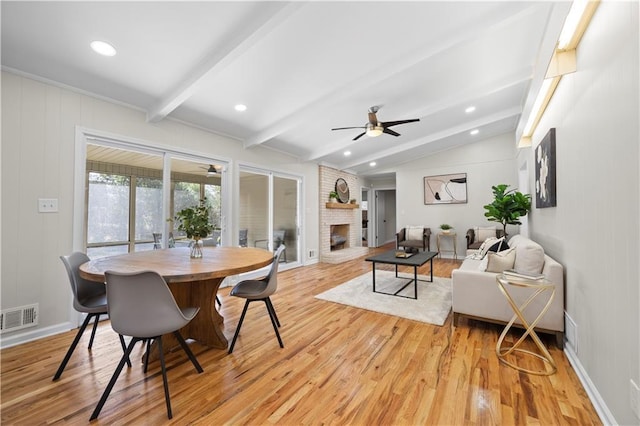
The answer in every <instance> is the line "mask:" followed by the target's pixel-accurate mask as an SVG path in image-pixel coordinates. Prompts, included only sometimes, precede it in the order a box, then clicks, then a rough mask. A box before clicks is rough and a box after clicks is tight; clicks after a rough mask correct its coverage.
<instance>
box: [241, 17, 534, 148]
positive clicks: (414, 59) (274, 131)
mask: <svg viewBox="0 0 640 426" xmlns="http://www.w3.org/2000/svg"><path fill="white" fill-rule="evenodd" d="M537 10H538V9H537V7H535V6H530V7H528V8H526V9H524V10H523V11H521V12H519V13H516V14H513V13H512V12H511V11H509V10H508V9H507V8H504V9H502V10H501V12H500V14H498V13H493V14H492V16H491V17H486V19H478V20H477V22H478V23H477V25H476V26H469V27H468V28H466V30H465V31H461V32H460V33H458V34H457V36H456V37H452V38H450V39H447V40H446V41H445V42H444V43H443V44H440V45H438V46H437V47H431V48H428V49H425V48H424V47H421V48H417V49H416V50H415V51H414V52H413V54H403V55H401V56H400V57H395V58H390V59H389V61H387V64H386V65H385V66H382V67H380V68H378V69H376V70H374V71H372V72H369V73H367V74H365V75H362V76H359V77H357V78H355V79H354V80H352V81H350V82H348V83H346V84H344V85H342V86H340V87H335V88H334V89H333V90H331V91H330V92H327V93H325V94H324V95H323V96H321V97H319V98H316V99H315V100H313V101H311V102H309V103H307V104H306V106H304V107H301V108H299V109H298V110H297V111H296V112H295V113H292V114H289V115H288V116H286V117H283V118H281V119H280V120H279V121H278V122H276V123H275V124H273V125H271V126H269V127H267V128H266V129H263V130H262V131H260V132H258V133H256V134H254V135H253V136H251V137H249V138H247V139H245V141H244V147H245V148H250V147H253V146H257V145H260V144H263V143H265V142H267V141H268V140H270V139H273V138H275V137H277V136H278V135H281V134H282V133H284V132H286V131H288V130H290V129H292V128H295V127H297V126H299V125H300V123H304V122H305V121H307V120H311V119H313V117H315V116H316V115H317V114H321V113H322V111H324V110H326V108H328V107H330V105H332V104H334V103H335V102H339V101H340V100H343V99H348V98H350V97H351V96H353V94H355V93H358V92H360V91H362V90H364V89H367V88H369V87H371V86H374V85H375V84H376V83H379V82H380V81H383V80H386V79H388V78H389V77H391V76H393V75H395V74H399V73H401V72H403V71H405V70H407V69H409V68H410V67H412V66H414V65H416V64H418V63H420V62H423V61H425V60H427V59H430V58H433V57H434V56H436V55H438V54H441V53H446V52H447V51H449V50H450V49H452V48H453V47H454V46H457V45H462V44H465V43H470V42H472V41H475V40H476V39H477V38H479V37H481V36H482V35H485V34H490V33H492V32H495V31H498V30H500V29H502V28H503V27H504V26H506V25H509V24H510V23H511V22H513V21H515V20H519V19H522V18H523V17H526V16H528V15H530V14H532V13H535V12H536V11H537ZM489 19H491V20H492V21H493V22H494V24H492V25H489V26H486V21H487V20H489Z"/></svg>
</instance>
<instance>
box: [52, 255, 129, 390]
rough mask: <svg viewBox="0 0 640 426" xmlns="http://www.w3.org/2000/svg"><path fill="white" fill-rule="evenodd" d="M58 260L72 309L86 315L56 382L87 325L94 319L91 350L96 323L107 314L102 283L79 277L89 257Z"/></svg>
mask: <svg viewBox="0 0 640 426" xmlns="http://www.w3.org/2000/svg"><path fill="white" fill-rule="evenodd" d="M60 260H62V263H63V264H64V267H65V269H66V270H67V275H68V276H69V284H71V293H72V294H73V308H74V309H75V310H76V311H78V312H81V313H84V314H87V316H86V317H85V319H84V321H83V323H82V325H81V326H80V329H79V330H78V332H77V333H76V337H75V338H74V339H73V342H72V343H71V346H69V349H68V350H67V353H66V354H65V356H64V358H63V359H62V362H61V363H60V366H59V367H58V371H56V374H55V375H54V376H53V380H54V381H55V380H58V379H59V378H60V376H61V375H62V372H63V371H64V369H65V367H66V366H67V363H68V362H69V359H70V358H71V355H72V354H73V351H74V350H75V349H76V346H77V345H78V342H79V341H80V338H81V337H82V334H83V333H84V330H85V329H86V328H87V325H89V322H90V321H91V319H92V318H93V319H94V322H93V329H92V331H91V338H90V339H89V347H88V349H89V350H91V347H92V346H93V338H94V337H95V335H96V329H97V328H98V321H100V315H103V314H104V315H106V314H107V290H106V287H105V285H104V284H103V283H99V282H94V281H89V280H85V279H84V278H82V277H81V276H80V265H82V264H83V263H86V262H88V261H89V260H90V259H89V257H88V256H87V255H86V254H84V253H81V252H74V253H71V254H70V255H68V256H60ZM119 337H120V344H121V345H122V349H123V350H124V349H125V348H126V346H125V343H124V339H123V337H122V335H120V336H119ZM127 363H128V364H129V366H131V363H130V362H129V358H127Z"/></svg>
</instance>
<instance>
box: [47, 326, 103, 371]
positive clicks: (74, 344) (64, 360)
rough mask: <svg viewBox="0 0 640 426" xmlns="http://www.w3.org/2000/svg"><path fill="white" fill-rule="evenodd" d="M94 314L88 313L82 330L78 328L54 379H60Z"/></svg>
mask: <svg viewBox="0 0 640 426" xmlns="http://www.w3.org/2000/svg"><path fill="white" fill-rule="evenodd" d="M94 315H95V314H88V315H87V317H86V318H85V319H84V322H83V323H82V325H81V326H80V330H78V332H77V333H76V337H75V338H74V339H73V342H72V343H71V346H69V349H67V353H66V354H65V356H64V358H63V359H62V362H61V363H60V366H59V367H58V371H56V374H55V375H54V376H53V381H54V382H55V381H56V380H58V379H59V378H60V376H61V375H62V372H63V371H64V368H65V367H66V366H67V363H68V362H69V359H70V358H71V355H72V354H73V351H74V350H75V349H76V346H77V345H78V342H79V341H80V338H81V337H82V333H84V329H85V328H87V325H88V324H89V321H91V318H92V317H93V316H94Z"/></svg>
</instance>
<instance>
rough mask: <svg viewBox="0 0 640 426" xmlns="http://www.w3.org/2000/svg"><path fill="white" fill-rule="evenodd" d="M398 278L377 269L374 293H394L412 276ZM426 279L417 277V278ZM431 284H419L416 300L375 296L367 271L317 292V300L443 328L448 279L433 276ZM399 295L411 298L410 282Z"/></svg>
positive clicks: (448, 302)
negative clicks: (322, 291)
mask: <svg viewBox="0 0 640 426" xmlns="http://www.w3.org/2000/svg"><path fill="white" fill-rule="evenodd" d="M398 275H399V276H400V277H402V278H396V277H395V273H394V272H392V271H382V270H376V290H377V291H384V292H387V293H395V292H396V291H397V290H398V289H400V288H401V287H402V286H403V285H404V284H405V283H406V282H407V281H408V279H407V278H408V277H412V278H413V274H406V273H400V274H398ZM428 278H429V277H428V276H424V275H418V279H428ZM433 281H434V282H433V283H430V282H424V281H418V299H417V300H414V299H406V298H404V297H396V296H389V295H386V294H380V293H374V292H373V277H372V273H371V272H368V273H366V274H364V275H361V276H359V277H357V278H354V279H352V280H351V281H347V282H346V283H343V284H340V285H339V286H337V287H334V288H332V289H331V290H327V291H325V292H324V293H320V294H318V295H317V296H316V298H317V299H322V300H327V301H329V302H336V303H341V304H343V305H349V306H354V307H356V308H361V309H367V310H369V311H375V312H381V313H384V314H389V315H395V316H397V317H402V318H407V319H411V320H414V321H421V322H427V323H429V324H435V325H443V324H444V322H445V321H446V319H447V316H448V315H449V311H450V310H451V279H450V278H439V277H433ZM400 294H402V295H405V296H413V283H411V284H410V285H409V286H407V288H405V289H404V290H403V291H402V292H401V293H400Z"/></svg>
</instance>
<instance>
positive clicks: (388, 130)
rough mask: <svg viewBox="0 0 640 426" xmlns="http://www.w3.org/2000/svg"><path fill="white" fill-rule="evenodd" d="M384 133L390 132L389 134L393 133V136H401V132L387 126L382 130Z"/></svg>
mask: <svg viewBox="0 0 640 426" xmlns="http://www.w3.org/2000/svg"><path fill="white" fill-rule="evenodd" d="M382 133H386V134H388V135H393V136H400V133H398V132H394V131H393V130H391V129H387V128H385V129H384V130H383V131H382Z"/></svg>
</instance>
